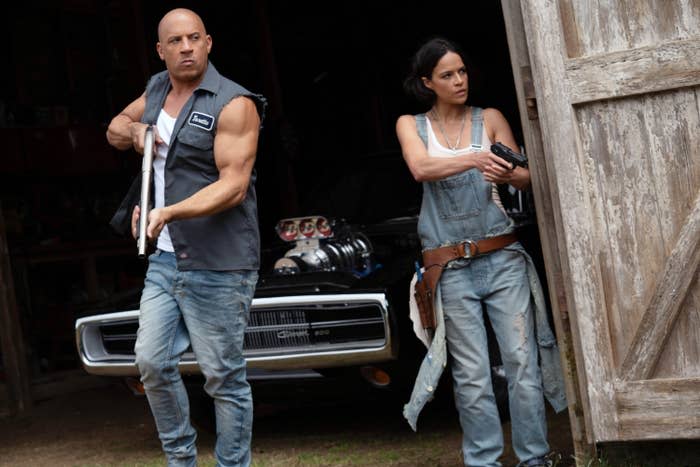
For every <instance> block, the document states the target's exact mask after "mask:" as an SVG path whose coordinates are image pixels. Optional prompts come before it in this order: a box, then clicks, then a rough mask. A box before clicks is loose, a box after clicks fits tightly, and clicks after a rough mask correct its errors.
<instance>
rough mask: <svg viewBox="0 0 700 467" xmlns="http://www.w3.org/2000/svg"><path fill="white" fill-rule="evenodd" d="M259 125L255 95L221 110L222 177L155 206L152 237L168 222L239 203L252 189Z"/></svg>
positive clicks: (217, 151) (217, 146)
mask: <svg viewBox="0 0 700 467" xmlns="http://www.w3.org/2000/svg"><path fill="white" fill-rule="evenodd" d="M259 128H260V117H259V116H258V111H257V109H256V107H255V103H254V102H253V101H252V100H251V99H249V98H247V97H237V98H235V99H233V100H232V101H231V102H229V103H228V104H227V105H226V106H225V107H224V108H223V110H222V111H221V113H220V114H219V121H218V124H217V128H216V138H215V139H214V160H215V161H216V166H217V168H218V169H219V179H218V180H217V181H215V182H214V183H212V184H211V185H208V186H206V187H204V188H202V189H201V190H199V191H198V192H196V193H195V194H193V195H192V196H190V197H189V198H186V199H184V200H182V201H180V202H179V203H176V204H173V205H170V206H165V207H163V208H160V209H154V210H152V211H151V213H150V215H149V222H148V237H149V238H157V237H158V235H159V234H160V231H161V230H162V229H163V227H164V226H165V225H166V224H167V223H168V222H171V221H174V220H180V219H189V218H192V217H201V216H208V215H211V214H216V213H217V212H221V211H223V210H225V209H229V208H232V207H234V206H237V205H239V204H240V203H241V202H242V201H243V200H244V199H245V196H246V193H247V191H248V185H249V183H250V176H251V173H252V171H253V165H254V164H255V155H256V151H257V147H258V134H259Z"/></svg>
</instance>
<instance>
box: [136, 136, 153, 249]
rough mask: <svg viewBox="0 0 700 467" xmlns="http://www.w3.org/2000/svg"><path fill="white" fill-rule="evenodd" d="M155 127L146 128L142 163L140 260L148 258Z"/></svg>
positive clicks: (139, 234)
mask: <svg viewBox="0 0 700 467" xmlns="http://www.w3.org/2000/svg"><path fill="white" fill-rule="evenodd" d="M153 141H154V136H153V126H151V125H149V126H148V127H147V128H146V135H145V137H144V140H143V161H142V163H141V203H140V204H139V206H140V209H141V213H140V215H139V232H138V237H137V239H136V246H137V248H138V254H139V258H145V257H146V248H147V247H148V237H147V235H146V228H147V227H148V213H149V211H150V210H151V178H152V177H151V173H152V171H153Z"/></svg>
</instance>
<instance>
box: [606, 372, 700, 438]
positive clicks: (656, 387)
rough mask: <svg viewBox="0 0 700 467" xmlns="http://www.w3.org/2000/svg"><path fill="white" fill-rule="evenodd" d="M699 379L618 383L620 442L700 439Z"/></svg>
mask: <svg viewBox="0 0 700 467" xmlns="http://www.w3.org/2000/svg"><path fill="white" fill-rule="evenodd" d="M699 388H700V378H692V379H688V378H683V379H663V380H647V381H631V382H626V381H619V382H618V383H617V384H616V388H615V389H616V391H615V392H616V399H617V405H618V410H619V411H620V440H647V439H648V440H658V439H692V438H700V390H699Z"/></svg>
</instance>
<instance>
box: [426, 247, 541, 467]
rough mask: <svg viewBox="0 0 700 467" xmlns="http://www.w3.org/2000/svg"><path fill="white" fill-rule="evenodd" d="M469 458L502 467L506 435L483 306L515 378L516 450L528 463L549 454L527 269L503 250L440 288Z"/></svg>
mask: <svg viewBox="0 0 700 467" xmlns="http://www.w3.org/2000/svg"><path fill="white" fill-rule="evenodd" d="M440 288H441V291H442V303H443V310H444V315H445V332H446V338H447V348H448V351H449V354H450V356H451V363H452V378H453V382H454V393H455V405H456V407H457V410H458V411H459V420H460V424H461V426H462V432H463V438H462V452H463V454H464V463H465V465H469V466H499V465H500V463H499V462H498V460H497V459H498V457H499V456H500V455H501V453H502V452H503V432H502V429H501V422H500V419H499V415H498V408H497V406H496V400H495V397H494V394H493V388H492V386H491V371H490V362H489V352H488V344H487V337H486V336H487V335H486V329H485V327H484V319H483V311H482V304H483V306H484V307H485V309H486V312H487V314H488V317H489V320H490V321H491V324H492V326H493V329H494V332H495V334H496V339H497V341H498V347H499V349H500V351H501V357H502V360H503V365H504V367H505V371H506V376H507V378H508V396H509V407H510V415H511V423H512V440H513V450H514V451H515V454H516V455H517V456H518V458H519V459H520V460H521V461H522V460H527V459H531V458H534V457H539V456H543V455H545V454H547V452H548V451H549V445H548V444H547V425H546V419H545V410H544V397H543V393H542V378H541V374H540V368H539V366H538V362H537V355H538V353H537V343H536V341H535V332H534V317H533V311H532V310H533V308H532V306H531V303H530V287H529V285H528V278H527V263H526V261H525V259H524V257H523V256H522V255H521V254H520V253H518V252H517V251H509V250H499V251H496V252H494V253H491V254H489V255H485V256H482V257H477V258H475V259H473V260H471V261H470V262H469V263H468V264H467V265H466V266H464V267H460V268H454V269H446V270H445V271H444V272H443V274H442V279H441V281H440Z"/></svg>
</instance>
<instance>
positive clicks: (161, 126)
mask: <svg viewBox="0 0 700 467" xmlns="http://www.w3.org/2000/svg"><path fill="white" fill-rule="evenodd" d="M175 120H177V119H175V118H173V117H171V116H170V115H168V114H167V113H165V110H163V109H161V111H160V113H159V114H158V122H157V123H156V127H157V128H158V135H159V136H160V138H161V139H162V140H163V144H157V145H156V150H155V157H154V159H153V184H154V186H155V197H156V199H155V207H157V208H162V207H163V206H164V205H165V159H166V158H167V157H168V149H169V148H170V139H171V138H172V135H173V128H174V127H175ZM157 246H158V249H159V250H163V251H170V252H174V251H175V248H173V242H172V240H171V239H170V232H169V231H168V226H167V225H166V226H165V227H164V228H163V230H161V231H160V235H159V236H158V242H157Z"/></svg>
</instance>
